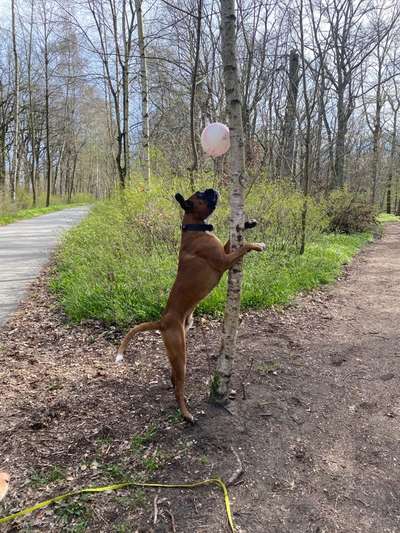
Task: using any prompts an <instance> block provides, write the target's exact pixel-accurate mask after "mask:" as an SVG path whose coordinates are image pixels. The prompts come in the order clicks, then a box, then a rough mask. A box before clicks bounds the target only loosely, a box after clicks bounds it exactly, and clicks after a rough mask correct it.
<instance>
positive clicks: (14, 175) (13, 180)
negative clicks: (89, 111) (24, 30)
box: [10, 0, 20, 202]
mask: <svg viewBox="0 0 400 533" xmlns="http://www.w3.org/2000/svg"><path fill="white" fill-rule="evenodd" d="M15 19H16V16H15V0H11V21H12V22H11V31H12V49H13V58H14V91H15V93H14V143H13V158H12V167H11V172H10V193H11V200H12V201H13V202H15V198H16V190H17V183H18V168H19V159H18V157H19V141H20V138H19V123H20V114H19V109H20V73H19V59H18V51H17V31H16V23H15Z"/></svg>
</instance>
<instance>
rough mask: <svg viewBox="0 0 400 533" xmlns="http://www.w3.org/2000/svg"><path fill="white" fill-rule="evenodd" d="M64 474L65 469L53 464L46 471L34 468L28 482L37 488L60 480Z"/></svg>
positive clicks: (63, 477)
mask: <svg viewBox="0 0 400 533" xmlns="http://www.w3.org/2000/svg"><path fill="white" fill-rule="evenodd" d="M65 475H66V474H65V471H64V470H63V469H62V468H60V467H58V466H54V467H52V468H51V469H50V470H46V471H36V470H34V471H33V472H32V473H31V475H30V479H29V484H30V485H31V486H32V487H34V488H38V487H42V486H44V485H48V484H49V483H55V482H56V481H61V480H63V479H65Z"/></svg>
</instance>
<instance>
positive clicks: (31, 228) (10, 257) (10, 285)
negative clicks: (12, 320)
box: [0, 206, 90, 327]
mask: <svg viewBox="0 0 400 533" xmlns="http://www.w3.org/2000/svg"><path fill="white" fill-rule="evenodd" d="M89 209H90V207H89V206H82V207H70V208H68V209H63V210H62V211H56V212H54V213H49V214H47V215H42V216H39V217H34V218H30V219H29V220H21V221H19V222H15V223H13V224H7V225H5V226H0V327H1V326H2V325H4V324H5V323H6V321H7V319H8V318H9V316H10V315H12V313H13V312H14V311H15V309H16V308H17V306H18V304H19V303H20V302H21V301H22V300H23V298H24V294H25V292H26V290H27V288H28V287H29V285H30V283H31V282H32V281H33V280H34V279H35V278H36V276H37V275H38V274H39V272H40V270H41V269H42V268H43V266H44V265H45V264H46V262H47V261H48V259H49V256H50V254H51V252H52V251H53V250H54V248H55V247H56V245H57V243H58V242H59V239H60V236H61V235H62V233H64V232H65V231H66V230H68V229H70V228H71V227H72V226H74V225H75V224H77V223H78V222H79V221H80V220H82V218H84V217H85V216H86V215H87V213H88V212H89Z"/></svg>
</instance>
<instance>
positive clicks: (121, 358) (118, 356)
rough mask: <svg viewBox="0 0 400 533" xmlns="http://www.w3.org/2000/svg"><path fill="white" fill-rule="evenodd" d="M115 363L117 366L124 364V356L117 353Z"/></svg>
mask: <svg viewBox="0 0 400 533" xmlns="http://www.w3.org/2000/svg"><path fill="white" fill-rule="evenodd" d="M115 362H116V363H117V365H121V364H122V363H123V362H124V354H123V353H117V357H116V358H115Z"/></svg>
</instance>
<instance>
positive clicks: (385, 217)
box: [376, 213, 400, 224]
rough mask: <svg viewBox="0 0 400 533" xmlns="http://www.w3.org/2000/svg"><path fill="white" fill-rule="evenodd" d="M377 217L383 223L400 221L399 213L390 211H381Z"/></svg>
mask: <svg viewBox="0 0 400 533" xmlns="http://www.w3.org/2000/svg"><path fill="white" fill-rule="evenodd" d="M376 219H377V221H378V222H381V223H383V224H385V223H387V222H399V221H400V217H399V216H398V215H392V214H389V213H379V215H378V216H377V217H376Z"/></svg>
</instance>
